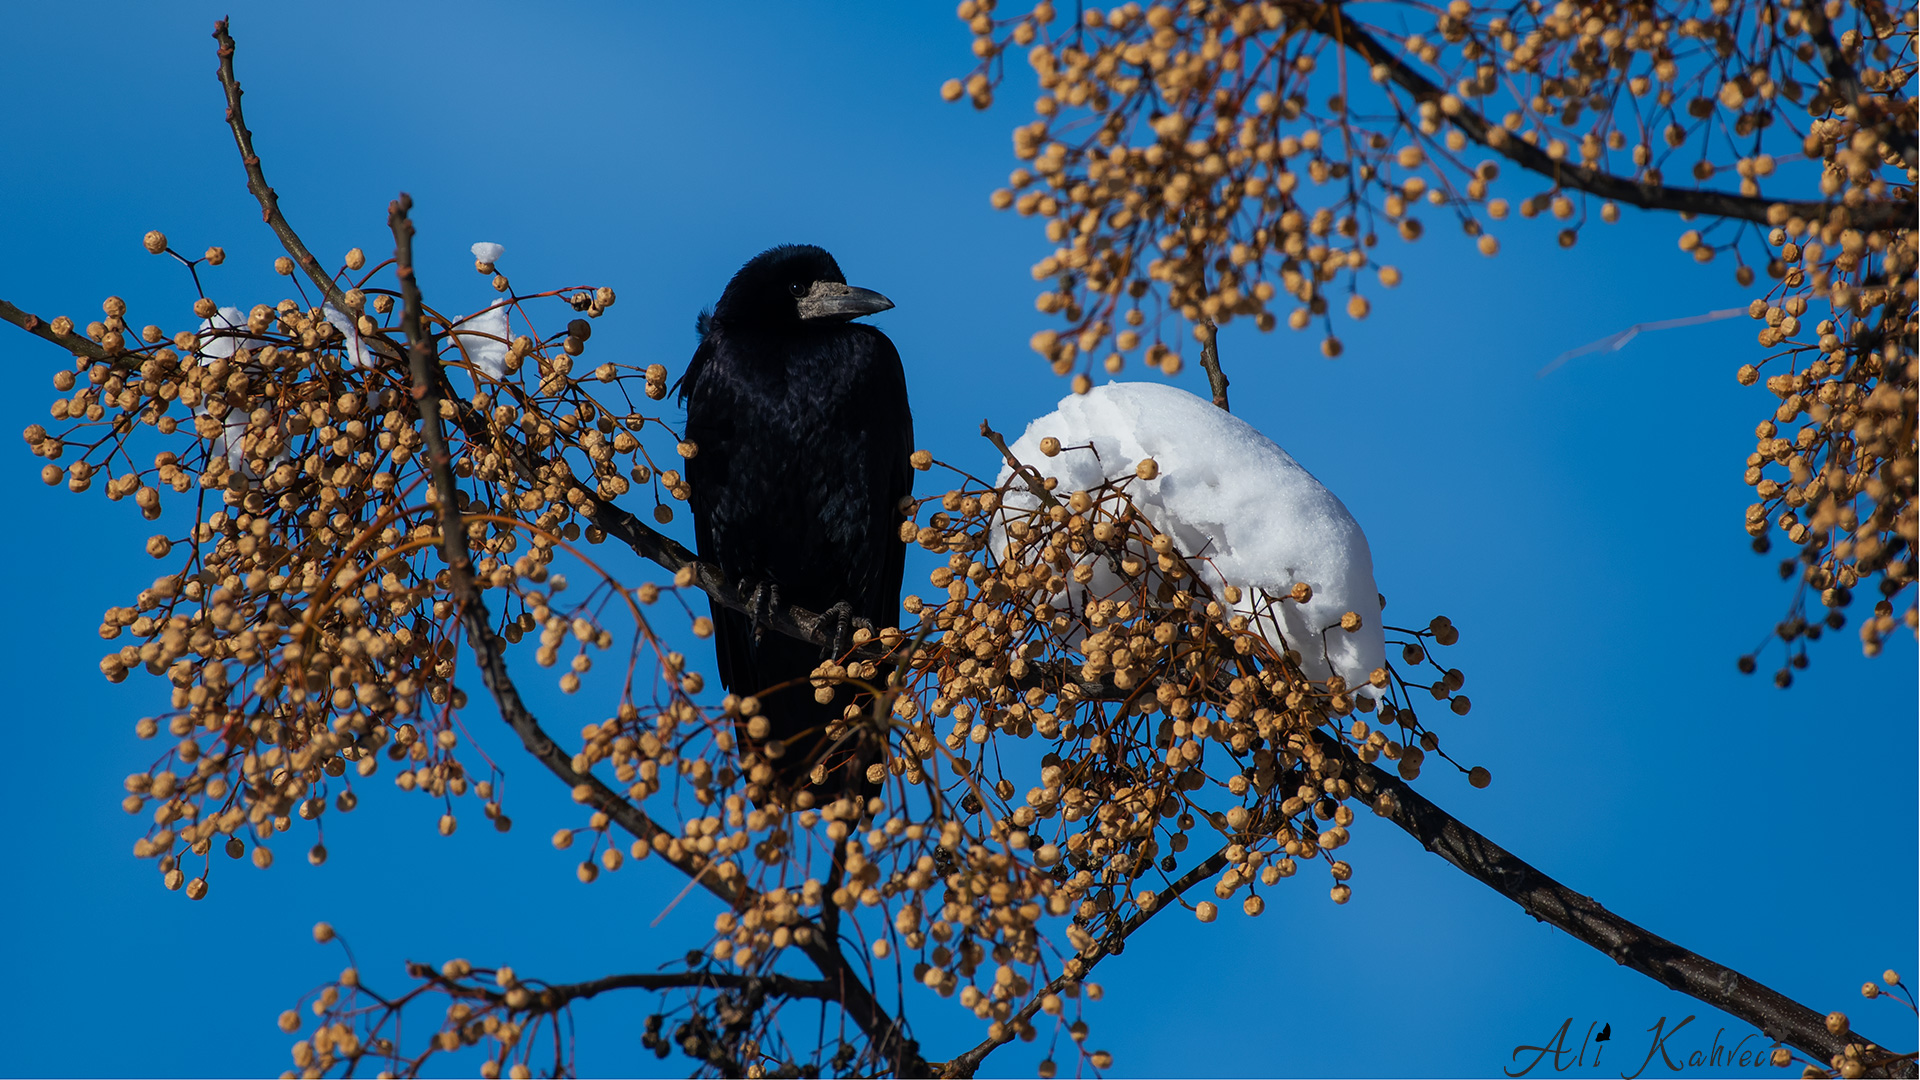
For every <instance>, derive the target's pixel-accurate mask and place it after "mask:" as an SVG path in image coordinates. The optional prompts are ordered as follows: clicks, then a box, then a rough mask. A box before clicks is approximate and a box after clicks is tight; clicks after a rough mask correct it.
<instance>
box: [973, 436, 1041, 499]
mask: <svg viewBox="0 0 1920 1080" xmlns="http://www.w3.org/2000/svg"><path fill="white" fill-rule="evenodd" d="M980 434H981V435H982V436H983V437H984V438H985V439H986V440H987V441H988V442H990V443H992V444H993V447H994V449H996V450H998V451H1000V456H1001V457H1003V458H1005V459H1006V460H1007V468H1009V469H1012V470H1013V473H1014V475H1015V476H1018V477H1019V478H1020V482H1021V483H1023V484H1025V485H1027V490H1028V491H1030V492H1032V493H1033V497H1034V498H1036V499H1039V500H1040V503H1041V505H1043V506H1059V505H1060V500H1058V499H1056V498H1054V497H1053V492H1051V491H1048V490H1047V481H1046V479H1045V478H1043V477H1042V476H1041V475H1040V471H1039V470H1038V469H1035V468H1034V467H1033V466H1031V465H1027V464H1023V463H1022V462H1021V461H1020V459H1019V458H1016V457H1014V456H1013V451H1012V450H1010V449H1008V447H1007V440H1006V439H1005V438H1003V437H1001V435H1000V433H999V432H997V431H995V430H993V426H992V425H990V424H988V423H987V422H986V421H985V420H982V421H980Z"/></svg>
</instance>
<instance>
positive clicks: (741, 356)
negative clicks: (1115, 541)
mask: <svg viewBox="0 0 1920 1080" xmlns="http://www.w3.org/2000/svg"><path fill="white" fill-rule="evenodd" d="M780 349H787V350H789V351H788V352H787V353H785V354H779V353H777V350H780ZM770 353H773V354H775V355H769V354H770ZM776 361H777V362H776ZM681 395H682V398H683V400H685V401H686V402H687V437H688V438H689V439H691V440H692V441H694V442H695V443H696V444H697V445H698V446H699V452H698V453H697V454H696V456H695V457H694V458H693V459H692V460H690V461H689V462H688V463H687V465H688V468H687V473H688V479H689V482H690V484H691V486H692V488H693V495H692V508H693V512H694V532H695V537H696V542H697V544H698V548H699V551H700V555H701V557H702V558H703V559H705V560H708V561H711V562H714V563H716V564H718V566H719V568H720V570H721V572H722V573H723V574H725V575H726V576H727V577H728V579H729V580H730V581H732V582H734V583H736V584H743V585H747V586H751V585H754V584H761V583H771V584H774V585H776V586H778V587H779V590H780V599H781V602H782V603H784V604H787V605H794V606H799V607H803V608H807V609H809V610H812V611H817V612H818V611H825V610H827V609H828V608H830V607H832V606H833V605H834V604H836V603H839V602H841V601H845V602H847V604H848V606H849V607H850V608H851V609H852V614H853V615H854V616H856V617H858V618H861V619H865V620H867V621H869V622H871V623H873V624H874V625H876V626H891V625H893V624H894V623H895V622H896V621H897V620H898V617H899V600H900V584H901V578H902V575H903V572H904V567H905V554H906V553H905V547H904V545H903V544H902V542H901V540H900V537H899V528H900V522H901V521H902V520H903V517H902V514H901V511H900V502H901V500H902V499H904V498H906V497H907V496H908V495H910V494H911V492H912V487H913V468H912V465H911V463H910V456H911V454H912V453H913V421H912V416H911V413H910V412H909V409H908V404H907V397H906V377H905V373H904V371H903V369H902V366H901V363H900V357H899V353H898V352H897V351H896V350H895V349H894V347H893V343H892V342H891V341H889V340H888V339H887V338H886V336H885V335H884V334H882V333H881V332H880V331H878V330H877V329H874V328H873V327H870V326H865V325H859V324H853V325H847V324H839V325H837V326H835V327H833V328H832V329H831V331H829V332H827V333H822V334H816V335H812V336H810V337H807V338H804V339H802V340H800V341H799V342H798V343H797V344H796V343H794V342H790V341H789V342H778V343H773V342H765V341H754V340H746V341H730V340H728V338H727V337H726V335H725V334H724V332H717V333H710V334H709V335H708V336H707V337H706V338H705V339H704V340H703V341H702V344H701V346H700V348H699V349H698V350H697V351H696V352H695V354H694V359H693V362H692V363H691V364H689V367H688V371H687V374H686V376H685V378H684V379H683V380H682V385H681ZM713 620H714V629H715V633H714V638H715V642H714V643H715V653H716V658H717V660H718V666H719V674H720V678H721V682H722V683H723V684H724V685H725V686H726V687H727V688H728V689H729V690H732V691H733V692H735V693H740V694H757V695H759V696H760V697H761V700H762V706H763V709H764V711H765V713H766V715H767V717H768V719H769V721H770V722H771V723H772V726H773V735H774V737H776V738H779V739H781V740H783V741H785V742H787V743H788V744H790V746H791V747H792V751H791V754H790V757H788V758H787V759H786V760H783V762H782V765H784V766H786V768H785V769H783V773H786V775H785V777H784V778H785V779H786V780H787V781H788V782H789V783H791V782H794V781H796V780H797V779H798V777H799V776H800V775H804V772H805V771H806V769H807V768H809V767H810V765H811V763H812V758H814V757H815V756H817V755H818V753H819V752H820V751H821V749H822V748H821V746H820V745H819V744H820V736H821V734H822V733H823V732H824V731H825V728H826V726H827V725H828V724H829V723H831V722H833V721H835V720H838V719H839V718H840V716H841V714H842V712H843V711H844V709H845V707H846V706H847V704H849V703H850V702H851V701H852V700H853V695H852V693H851V692H850V691H845V690H843V691H841V692H840V693H837V694H836V695H834V698H833V700H831V701H829V702H824V703H822V702H818V701H816V700H815V699H814V692H813V688H812V686H811V685H810V684H809V683H808V682H807V676H808V674H809V673H810V672H811V671H812V670H813V668H814V667H815V666H816V665H817V664H818V663H819V662H820V660H821V659H822V652H821V649H820V648H819V647H818V646H816V645H812V644H810V643H807V642H803V641H798V640H795V639H793V638H789V637H787V636H785V635H782V634H779V633H776V632H771V631H763V632H762V633H761V634H760V635H758V637H757V638H756V635H755V634H754V627H753V625H752V622H751V620H750V619H749V617H748V616H747V615H745V614H743V613H740V612H737V611H732V610H729V609H726V608H722V607H720V606H718V605H714V606H713ZM782 684H787V685H786V686H784V688H781V689H774V688H776V687H781V686H782Z"/></svg>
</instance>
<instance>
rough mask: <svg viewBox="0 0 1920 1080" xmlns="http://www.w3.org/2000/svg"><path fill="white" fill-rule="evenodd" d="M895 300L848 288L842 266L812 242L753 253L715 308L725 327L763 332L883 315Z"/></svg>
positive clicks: (714, 310) (718, 320)
mask: <svg viewBox="0 0 1920 1080" xmlns="http://www.w3.org/2000/svg"><path fill="white" fill-rule="evenodd" d="M892 306H893V301H891V300H889V299H887V298H886V297H884V296H881V295H880V294H879V293H877V292H874V291H873V290H871V289H860V288H855V287H854V286H852V285H849V284H847V279H846V276H845V275H844V274H842V273H840V264H839V263H836V262H834V261H833V256H832V255H829V254H827V253H826V251H825V250H824V249H822V248H817V247H814V246H813V245H811V244H783V245H781V246H780V247H776V248H769V249H767V250H766V251H763V252H761V253H760V254H758V255H755V256H754V257H753V258H752V259H751V260H750V261H749V262H748V263H747V265H745V266H743V267H741V268H740V272H739V273H737V274H735V275H733V280H732V281H729V282H727V290H726V292H724V293H721V294H720V302H719V303H718V304H716V305H714V309H713V317H714V320H715V321H717V322H719V323H720V324H721V325H723V326H728V325H730V326H757V327H762V328H767V329H772V328H778V327H791V326H798V325H803V324H818V323H830V322H843V321H845V320H847V319H855V318H859V317H860V316H862V315H872V314H874V313H875V312H879V311H885V310H887V309H888V308H890V307H892Z"/></svg>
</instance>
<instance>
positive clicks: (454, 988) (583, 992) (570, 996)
mask: <svg viewBox="0 0 1920 1080" xmlns="http://www.w3.org/2000/svg"><path fill="white" fill-rule="evenodd" d="M412 969H413V973H414V975H415V976H417V977H419V978H423V979H426V980H428V981H429V982H432V983H434V984H435V985H436V986H438V987H439V988H440V990H441V991H442V992H444V993H447V994H450V995H452V996H454V997H466V998H479V999H481V1000H484V1001H487V1002H489V1003H491V1004H498V1003H501V1002H503V1001H504V1000H505V999H506V996H507V995H506V993H505V991H500V990H493V989H490V988H488V987H486V986H483V985H477V984H468V983H462V982H459V981H457V980H454V979H449V978H447V977H446V976H445V975H443V974H441V973H440V972H438V971H435V970H434V969H433V968H431V967H429V966H427V965H425V964H415V965H412ZM701 987H710V988H712V989H716V990H752V989H759V990H763V991H765V992H766V993H767V994H768V995H769V996H772V997H785V998H815V999H818V1000H821V1001H838V1000H839V997H838V995H837V993H836V991H835V989H834V987H833V985H832V984H831V983H828V982H826V981H825V980H822V979H796V978H794V977H793V976H791V975H778V974H768V975H748V974H732V973H728V972H720V971H674V972H657V973H649V974H635V975H608V976H605V977H603V978H598V979H589V980H587V981H586V982H577V983H553V984H549V985H546V986H542V987H540V988H539V990H538V992H537V993H536V994H534V999H533V1004H534V1005H535V1006H536V1008H535V1011H537V1012H553V1011H555V1010H557V1009H562V1008H565V1007H566V1006H568V1005H571V1004H572V1003H574V1002H576V1001H584V1000H586V999H587V998H590V997H595V996H597V995H600V994H604V993H607V992H609V991H613V990H680V989H697V988H701ZM528 989H529V990H530V991H531V990H532V989H533V986H532V984H531V983H529V984H528Z"/></svg>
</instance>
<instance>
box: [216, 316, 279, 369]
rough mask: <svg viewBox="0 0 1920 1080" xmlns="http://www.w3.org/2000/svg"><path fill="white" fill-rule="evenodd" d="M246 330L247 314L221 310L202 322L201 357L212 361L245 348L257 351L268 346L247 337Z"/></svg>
mask: <svg viewBox="0 0 1920 1080" xmlns="http://www.w3.org/2000/svg"><path fill="white" fill-rule="evenodd" d="M246 329H247V313H246V312H244V311H241V310H240V309H239V308H237V307H223V308H221V309H220V310H219V311H216V312H214V313H213V315H212V317H210V318H206V319H202V320H200V355H201V356H204V357H206V358H207V359H209V360H210V359H213V358H214V357H227V356H232V355H233V354H234V353H236V352H238V351H239V350H240V349H243V348H246V349H257V348H259V347H260V346H262V345H265V344H266V342H264V341H260V340H258V339H256V338H250V337H247V336H245V335H246ZM202 362H203V363H204V362H205V361H202Z"/></svg>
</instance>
